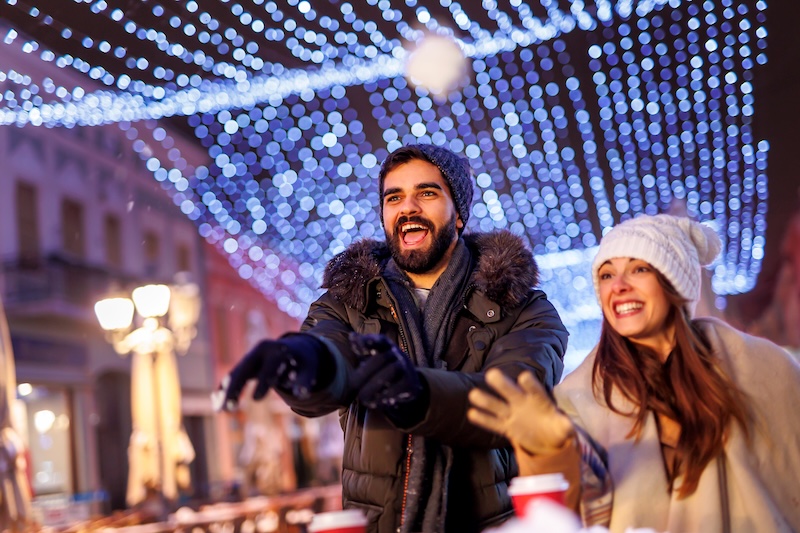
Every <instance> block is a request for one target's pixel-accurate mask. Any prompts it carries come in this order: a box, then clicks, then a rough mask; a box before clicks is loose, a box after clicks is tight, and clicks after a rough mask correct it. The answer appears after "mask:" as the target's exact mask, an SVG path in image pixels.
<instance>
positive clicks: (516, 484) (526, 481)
mask: <svg viewBox="0 0 800 533" xmlns="http://www.w3.org/2000/svg"><path fill="white" fill-rule="evenodd" d="M568 488H569V482H568V481H567V480H566V478H564V475H563V474H541V475H538V476H521V477H515V478H513V479H512V480H511V484H510V485H509V486H508V493H509V494H511V495H514V494H530V493H536V492H558V491H563V490H567V489H568Z"/></svg>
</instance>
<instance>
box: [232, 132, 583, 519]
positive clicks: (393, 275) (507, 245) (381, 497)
mask: <svg viewBox="0 0 800 533" xmlns="http://www.w3.org/2000/svg"><path fill="white" fill-rule="evenodd" d="M379 191H380V198H381V206H380V209H381V220H382V222H383V226H384V230H385V233H386V241H385V242H380V241H375V240H370V239H364V240H361V241H359V242H357V243H355V244H353V245H352V246H351V247H350V248H348V249H347V250H346V251H344V252H343V253H342V254H340V255H339V256H337V257H335V258H334V259H333V260H332V261H331V262H330V263H329V264H328V266H327V269H326V272H325V279H324V284H323V285H324V287H326V288H327V289H328V291H327V293H325V294H324V295H323V296H322V297H320V299H319V300H317V301H316V302H315V303H314V304H313V305H312V306H311V309H310V311H309V315H308V318H307V319H306V320H305V322H304V324H303V327H302V328H301V333H299V334H292V335H289V336H286V337H283V338H282V339H279V340H276V341H271V340H267V341H263V342H261V343H260V344H259V345H258V346H256V348H254V349H253V350H252V351H251V352H250V353H249V354H248V355H246V356H245V358H244V359H243V360H242V361H241V362H240V363H239V364H238V365H237V366H236V368H234V370H233V371H232V372H231V374H230V376H229V379H227V380H226V383H224V385H225V386H226V387H227V389H226V393H225V396H224V398H223V400H224V405H225V406H226V407H227V408H229V409H230V408H233V407H234V406H235V405H236V401H237V399H238V397H239V394H240V393H241V390H242V388H243V387H244V384H245V382H246V381H247V380H249V379H251V378H255V379H257V380H258V386H257V387H256V393H255V397H256V398H260V397H263V395H264V394H266V392H267V391H268V390H269V389H270V388H274V389H275V390H276V391H277V392H278V394H280V395H281V396H282V397H283V398H284V400H285V401H286V402H287V403H288V404H289V405H290V406H291V407H292V408H293V409H294V410H295V411H296V412H298V413H300V414H302V415H306V416H320V415H324V414H326V413H329V412H331V411H333V410H339V413H340V418H341V421H342V427H343V429H344V439H345V442H344V457H343V472H342V493H343V505H344V507H345V508H356V509H361V510H362V511H364V513H365V514H366V516H367V518H368V520H369V527H368V530H369V531H370V532H371V533H395V532H401V533H402V532H415V531H424V532H443V531H447V532H459V533H469V532H473V531H474V532H478V531H481V530H483V529H485V528H486V527H489V526H491V525H495V524H498V523H500V522H502V521H503V520H505V519H507V518H508V517H510V516H511V515H512V508H511V503H510V499H509V496H508V491H507V488H508V482H509V480H510V479H511V478H512V477H513V476H515V475H517V466H516V463H515V459H514V454H513V451H512V450H511V448H509V445H508V442H507V441H505V440H504V439H502V438H499V437H497V436H496V435H493V434H492V433H490V432H487V431H485V430H483V429H479V428H478V427H477V426H474V425H472V424H471V423H469V422H468V421H467V419H466V412H467V408H468V399H467V396H468V394H469V391H470V390H471V389H472V388H473V387H475V386H481V387H482V386H483V383H484V382H483V373H484V372H485V371H486V370H487V369H489V368H498V369H500V370H501V371H503V372H504V373H505V374H507V375H509V376H511V377H512V378H515V377H516V376H517V375H518V374H519V373H520V372H522V371H524V370H530V371H532V372H533V373H534V374H535V375H536V376H537V377H538V379H539V380H540V381H541V382H542V383H543V384H545V385H546V386H547V387H552V386H554V385H555V384H556V383H557V382H558V380H559V378H560V377H561V372H562V369H563V364H562V359H563V355H564V351H565V350H566V345H567V332H566V330H565V328H564V325H563V324H562V322H561V320H560V318H559V316H558V313H557V312H556V310H555V309H554V308H553V306H552V304H551V303H550V302H549V301H548V300H547V298H546V296H545V295H544V293H543V292H541V291H539V290H535V289H533V286H534V285H535V284H536V283H537V274H538V272H537V268H536V264H535V262H534V260H533V256H532V254H531V253H530V251H528V250H527V248H525V246H524V244H523V242H522V240H521V239H520V238H519V237H517V236H515V235H513V234H511V233H510V232H507V231H499V232H493V233H485V234H482V233H473V234H469V233H467V234H463V235H462V233H463V232H464V228H465V226H466V223H467V220H468V219H469V215H470V209H471V204H472V196H473V186H472V176H471V173H470V169H469V165H468V163H467V161H466V160H465V159H464V158H461V157H459V156H458V155H456V154H455V153H453V152H451V151H450V150H447V149H444V148H440V147H437V146H433V145H425V144H420V145H413V146H407V147H404V148H400V149H399V150H397V151H395V152H394V153H392V154H391V155H390V156H389V157H388V158H387V159H386V161H384V163H383V165H382V167H381V170H380V174H379Z"/></svg>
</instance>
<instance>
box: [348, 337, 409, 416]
mask: <svg viewBox="0 0 800 533" xmlns="http://www.w3.org/2000/svg"><path fill="white" fill-rule="evenodd" d="M350 345H351V347H352V348H353V351H354V352H355V354H356V356H357V357H358V367H357V368H356V369H355V371H354V373H353V379H352V383H353V385H354V386H355V387H356V388H357V389H358V400H359V401H360V402H361V403H362V404H364V405H365V406H367V407H368V408H370V409H375V408H380V409H383V410H384V411H387V413H388V412H389V411H393V408H396V407H401V406H403V405H407V404H412V403H415V402H417V401H418V400H420V399H421V396H423V395H424V394H423V393H424V392H425V386H424V385H423V382H422V380H421V378H420V376H419V373H418V372H417V369H416V367H415V366H414V363H412V362H411V360H410V359H409V358H408V357H407V356H406V355H404V354H403V353H401V352H400V350H399V349H398V348H397V346H396V345H395V344H394V343H393V342H392V341H390V340H389V339H388V338H386V337H385V336H384V335H358V334H356V333H352V334H350Z"/></svg>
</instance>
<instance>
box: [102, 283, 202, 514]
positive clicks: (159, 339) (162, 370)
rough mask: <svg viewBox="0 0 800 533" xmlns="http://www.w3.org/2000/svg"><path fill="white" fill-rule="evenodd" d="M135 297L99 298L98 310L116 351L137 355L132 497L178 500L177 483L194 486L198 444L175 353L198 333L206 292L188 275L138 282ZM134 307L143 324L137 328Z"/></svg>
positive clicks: (129, 494) (130, 459)
mask: <svg viewBox="0 0 800 533" xmlns="http://www.w3.org/2000/svg"><path fill="white" fill-rule="evenodd" d="M131 297H132V301H131V298H127V297H121V298H120V297H114V298H106V299H104V300H101V301H99V302H97V303H96V304H95V314H96V315H97V319H98V321H99V322H100V326H101V327H102V328H103V329H104V330H106V332H107V338H108V340H109V342H110V343H111V345H112V346H113V347H114V350H115V351H116V352H117V353H119V354H120V355H126V354H131V415H132V416H131V420H132V422H133V432H132V434H131V438H130V444H129V446H128V488H127V493H126V501H127V504H128V505H129V506H134V505H137V504H140V503H142V502H143V501H145V499H148V497H150V498H152V497H153V496H158V497H159V500H160V499H161V498H163V499H166V500H169V501H174V500H175V499H177V496H178V487H179V486H181V487H187V486H188V485H189V471H188V465H189V463H190V462H191V461H192V460H193V459H194V449H193V448H192V445H191V442H190V441H189V438H188V436H187V435H186V432H185V430H184V428H183V425H182V423H181V406H180V403H181V388H180V380H179V377H178V369H177V361H176V359H175V353H176V352H178V353H181V354H183V353H186V351H187V350H188V348H189V345H190V344H191V341H192V339H193V338H194V336H195V333H196V329H195V326H196V324H197V319H198V316H199V313H200V298H199V290H198V288H197V285H195V284H192V283H186V282H183V283H179V284H177V285H174V286H172V287H171V288H170V287H168V286H166V285H145V286H142V287H137V288H136V289H134V290H133V292H132V293H131ZM134 309H135V311H136V312H137V313H138V315H139V316H140V317H141V325H140V326H139V327H136V328H135V329H132V325H133V323H134V320H133V319H134ZM165 321H166V322H167V325H168V327H167V326H165V325H164V324H162V322H165Z"/></svg>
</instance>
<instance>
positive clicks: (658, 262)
mask: <svg viewBox="0 0 800 533" xmlns="http://www.w3.org/2000/svg"><path fill="white" fill-rule="evenodd" d="M721 246H722V245H721V243H720V240H719V236H717V234H716V232H715V231H714V230H713V229H712V228H710V227H708V226H706V225H704V224H700V223H699V222H695V221H694V220H691V219H689V218H685V217H675V216H671V215H652V216H651V215H640V216H638V217H636V218H632V219H629V220H626V221H625V222H622V223H621V224H617V225H616V226H615V227H614V228H612V229H611V231H609V232H608V233H607V234H606V235H604V236H603V238H602V240H601V241H600V249H599V250H598V252H597V255H596V256H595V258H594V261H593V263H592V281H593V282H594V289H595V293H596V294H597V297H598V300H599V298H600V287H599V283H598V282H599V280H598V277H597V273H598V271H599V270H600V266H601V265H602V264H603V263H605V262H606V261H608V260H609V259H614V258H617V257H631V258H634V259H641V260H643V261H647V262H648V263H650V265H652V266H653V268H655V269H656V270H658V271H659V272H661V273H662V274H663V275H664V277H666V278H667V279H668V280H669V282H670V283H671V284H672V286H673V287H675V290H676V291H678V294H680V295H681V296H683V297H684V298H686V300H687V302H686V310H687V311H688V312H689V317H690V318H692V317H694V312H695V309H696V307H697V302H698V301H699V300H700V284H701V280H702V278H701V267H702V266H706V265H710V264H711V262H712V261H714V259H715V258H716V257H717V255H718V254H719V252H720V248H721Z"/></svg>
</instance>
